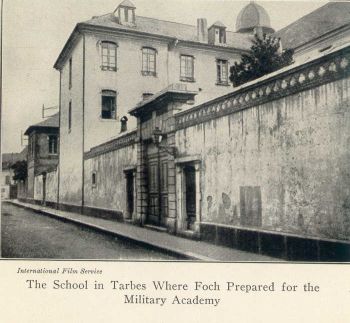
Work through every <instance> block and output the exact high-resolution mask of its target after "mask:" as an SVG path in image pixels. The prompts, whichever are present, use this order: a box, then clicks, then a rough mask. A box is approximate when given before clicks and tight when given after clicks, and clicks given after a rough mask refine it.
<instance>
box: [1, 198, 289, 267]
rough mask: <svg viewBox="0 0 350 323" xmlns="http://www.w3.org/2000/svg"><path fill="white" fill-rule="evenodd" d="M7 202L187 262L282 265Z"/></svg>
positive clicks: (204, 244) (126, 226) (139, 229)
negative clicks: (181, 258)
mask: <svg viewBox="0 0 350 323" xmlns="http://www.w3.org/2000/svg"><path fill="white" fill-rule="evenodd" d="M6 202H7V203H11V204H13V205H17V206H19V207H22V208H26V209H30V210H32V211H34V212H37V213H41V214H44V215H47V216H50V217H53V218H56V219H59V220H62V221H65V222H71V223H74V224H77V225H81V226H84V227H88V228H90V229H93V230H95V231H98V232H102V233H105V234H109V235H113V236H116V237H118V238H121V239H125V240H127V241H130V242H133V243H137V244H139V245H142V246H144V247H148V248H152V249H155V250H159V251H163V252H167V253H169V254H174V255H176V256H180V257H183V258H185V259H191V260H199V261H220V262H281V261H283V260H281V259H279V258H273V257H269V256H264V255H260V254H255V253H251V252H245V251H241V250H237V249H233V248H227V247H222V246H217V245H214V244H211V243H207V242H203V241H196V240H190V239H186V238H182V237H178V236H175V235H171V234H169V233H166V232H159V231H155V230H151V229H147V228H144V227H139V226H136V225H131V224H127V223H120V222H116V221H113V220H106V219H101V218H97V217H93V216H87V215H83V214H79V213H73V212H65V211H61V210H56V209H52V208H49V207H44V206H41V205H34V204H30V203H23V202H20V201H18V200H8V201H6Z"/></svg>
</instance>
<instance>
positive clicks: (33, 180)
mask: <svg viewBox="0 0 350 323" xmlns="http://www.w3.org/2000/svg"><path fill="white" fill-rule="evenodd" d="M58 126H59V114H58V113H56V114H55V115H53V116H52V117H49V118H48V119H46V120H44V121H42V122H39V123H37V124H35V125H31V126H30V127H28V129H27V130H26V131H25V133H24V134H25V135H26V136H28V152H27V163H28V172H27V176H28V177H27V188H26V199H27V200H28V201H31V202H34V203H46V202H52V203H55V204H56V203H57V198H58V196H57V194H58V183H57V174H56V172H57V165H58V159H59V127H58ZM52 177H53V178H52Z"/></svg>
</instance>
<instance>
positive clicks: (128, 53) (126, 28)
mask: <svg viewBox="0 0 350 323" xmlns="http://www.w3.org/2000/svg"><path fill="white" fill-rule="evenodd" d="M136 11H137V9H136V8H135V7H134V6H133V5H132V4H131V3H130V2H128V1H124V2H123V3H121V4H120V5H119V6H118V7H117V9H116V10H115V11H114V12H113V13H110V14H107V15H104V16H100V17H93V18H92V19H91V20H89V21H87V22H84V23H79V24H78V25H77V26H76V28H75V29H74V31H73V33H72V35H71V36H70V38H69V40H68V41H67V43H66V45H65V47H64V49H63V50H62V52H61V54H60V56H59V58H58V59H57V61H56V64H55V68H56V69H58V70H59V71H60V79H61V82H60V93H61V95H60V98H61V99H60V101H61V102H60V107H61V109H60V113H61V118H60V120H61V121H60V132H61V134H60V137H61V156H60V168H61V172H60V173H61V175H60V185H61V186H62V190H61V193H60V194H61V196H60V202H61V203H66V204H71V205H75V206H79V205H80V206H81V205H84V192H83V187H84V183H83V181H84V176H83V173H84V169H83V163H82V160H83V153H84V152H87V151H89V150H90V149H91V148H92V147H94V146H96V145H98V144H101V143H104V142H106V141H108V140H111V139H112V138H115V137H116V136H118V134H120V133H121V130H122V120H126V119H128V120H127V121H126V122H127V128H128V129H133V128H135V127H136V119H135V118H133V117H131V116H129V115H128V110H129V109H131V108H132V107H134V106H135V105H136V104H137V103H138V102H139V101H141V100H142V99H144V98H147V97H148V96H150V95H152V94H155V93H157V92H159V91H161V90H163V89H164V88H166V87H167V86H169V85H171V84H173V83H183V84H186V85H187V86H188V87H189V88H191V89H192V90H194V91H198V95H197V96H196V104H197V103H201V102H205V101H207V100H209V99H211V98H214V97H217V96H220V95H223V94H226V93H228V92H229V91H230V90H231V89H230V85H229V80H228V71H229V66H230V65H232V64H233V63H234V62H235V61H238V60H239V59H240V56H241V54H242V53H244V52H246V51H247V50H248V49H249V47H250V39H251V38H252V35H250V34H244V33H235V32H230V31H227V30H226V27H225V26H224V25H223V24H222V23H220V22H215V23H214V24H213V25H212V26H210V27H209V28H208V26H207V22H206V19H198V22H197V26H190V25H183V24H179V23H173V22H167V21H161V20H157V19H152V18H146V17H140V16H135V12H136ZM184 108H188V107H184ZM92 129H93V131H92ZM68 174H69V175H68ZM68 188H69V189H68Z"/></svg>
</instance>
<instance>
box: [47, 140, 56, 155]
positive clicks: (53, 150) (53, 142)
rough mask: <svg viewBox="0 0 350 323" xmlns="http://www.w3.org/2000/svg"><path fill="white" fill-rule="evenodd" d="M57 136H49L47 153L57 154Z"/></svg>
mask: <svg viewBox="0 0 350 323" xmlns="http://www.w3.org/2000/svg"><path fill="white" fill-rule="evenodd" d="M57 147H58V145H57V136H54V135H50V136H49V154H52V155H57Z"/></svg>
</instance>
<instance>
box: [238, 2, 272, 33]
mask: <svg viewBox="0 0 350 323" xmlns="http://www.w3.org/2000/svg"><path fill="white" fill-rule="evenodd" d="M236 31H237V32H239V33H260V32H262V33H265V34H271V33H273V32H274V29H273V28H272V27H271V22H270V17H269V15H268V13H267V12H266V10H265V9H264V8H263V7H262V6H260V5H258V4H257V3H256V2H255V1H251V2H250V3H249V4H248V5H246V6H245V7H244V8H243V9H242V10H241V12H240V13H239V14H238V17H237V22H236Z"/></svg>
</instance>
